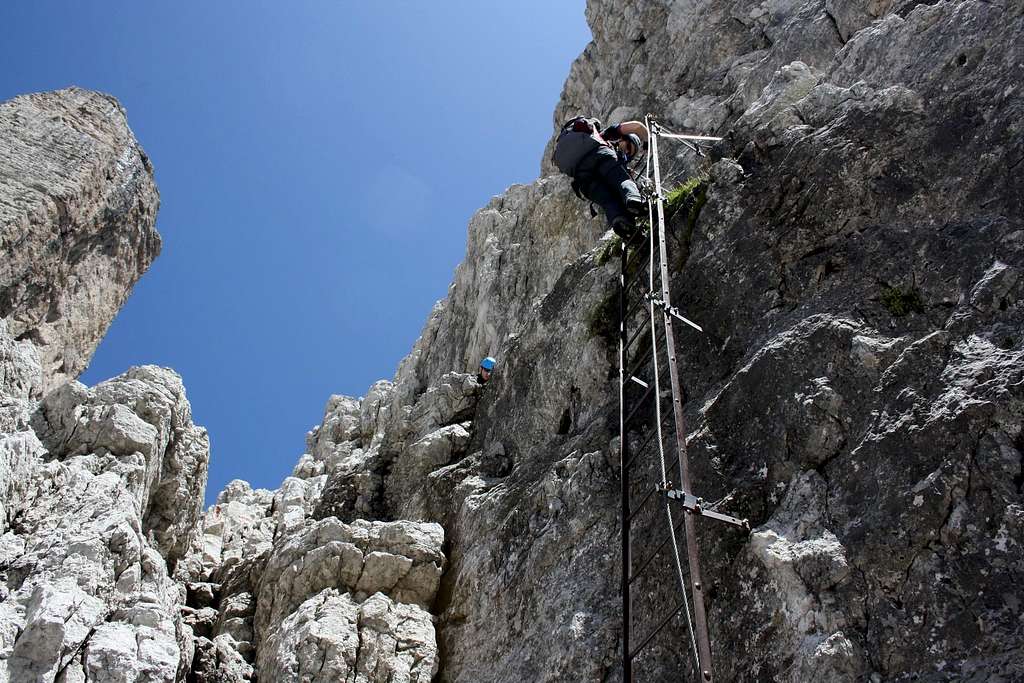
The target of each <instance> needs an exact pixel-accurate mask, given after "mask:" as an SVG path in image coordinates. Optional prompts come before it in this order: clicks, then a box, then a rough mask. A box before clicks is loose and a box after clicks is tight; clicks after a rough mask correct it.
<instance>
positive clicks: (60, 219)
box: [0, 88, 160, 388]
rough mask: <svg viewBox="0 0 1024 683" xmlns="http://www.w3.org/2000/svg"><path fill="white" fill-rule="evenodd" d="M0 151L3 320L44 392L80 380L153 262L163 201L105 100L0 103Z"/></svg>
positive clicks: (49, 97) (115, 108)
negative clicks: (32, 349)
mask: <svg viewBox="0 0 1024 683" xmlns="http://www.w3.org/2000/svg"><path fill="white" fill-rule="evenodd" d="M0 150H2V153H0V226H2V235H3V237H2V241H0V253H2V254H3V256H2V258H0V318H7V321H8V326H9V329H10V333H11V334H12V335H13V336H14V337H15V338H17V339H29V340H31V341H32V342H33V344H34V345H35V346H36V348H37V350H38V353H39V357H40V360H41V363H42V368H43V383H44V386H45V387H47V388H51V387H54V386H56V385H57V384H59V383H60V382H62V381H64V380H66V379H74V378H75V377H77V376H78V374H79V373H81V372H82V370H84V369H85V366H86V364H87V363H88V362H89V359H90V358H91V357H92V354H93V351H94V350H95V349H96V345H97V344H99V341H100V339H101V338H102V337H103V334H104V332H105V331H106V329H107V327H108V326H109V325H110V322H111V320H113V317H114V315H115V314H116V313H117V311H118V309H120V307H121V305H122V304H123V303H124V301H125V299H126V298H127V297H128V294H129V292H130V291H131V288H132V285H134V283H135V281H136V280H138V278H139V277H140V276H141V275H142V274H143V273H144V272H145V271H146V269H147V268H148V267H149V264H150V263H151V262H152V261H153V259H154V258H155V257H156V255H157V254H158V253H159V252H160V236H159V235H158V234H157V232H156V230H155V229H154V224H155V222H156V212H157V208H158V206H159V195H158V194H157V190H156V186H155V185H154V183H153V168H152V166H151V164H150V162H149V159H148V158H147V157H146V154H145V152H143V151H142V148H141V147H140V146H139V143H138V142H137V141H136V139H135V137H134V135H132V132H131V130H130V129H129V128H128V124H127V121H126V119H125V113H124V110H123V109H122V107H121V105H120V104H118V102H117V101H116V100H115V99H114V98H112V97H110V96H108V95H102V94H100V93H96V92H91V91H88V90H82V89H79V88H69V89H67V90H58V91H55V92H50V93H40V94H35V95H25V96H22V97H16V98H14V99H12V100H8V101H7V102H3V103H0ZM53 244H59V245H60V248H59V249H54V248H52V246H51V245H53Z"/></svg>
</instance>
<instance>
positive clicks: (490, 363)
mask: <svg viewBox="0 0 1024 683" xmlns="http://www.w3.org/2000/svg"><path fill="white" fill-rule="evenodd" d="M497 362H498V361H496V360H494V359H493V358H491V357H490V356H487V358H484V359H483V360H482V361H480V367H482V368H483V369H484V370H486V371H488V372H490V371H491V370H493V369H494V365H495V363H497Z"/></svg>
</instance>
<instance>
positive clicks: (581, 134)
mask: <svg viewBox="0 0 1024 683" xmlns="http://www.w3.org/2000/svg"><path fill="white" fill-rule="evenodd" d="M600 129H601V122H600V121H598V120H597V119H588V118H585V117H583V116H577V117H576V118H572V119H569V120H568V121H566V122H565V125H563V126H562V132H560V133H559V134H558V139H557V140H556V141H555V151H554V153H553V154H552V155H551V160H552V161H554V162H555V166H557V167H558V170H559V171H561V172H562V173H564V174H566V175H567V176H569V177H570V178H571V177H573V175H574V174H575V172H576V167H577V166H578V165H579V163H580V162H581V161H582V160H583V158H584V157H585V156H587V155H588V154H590V153H592V152H594V151H595V150H597V149H598V148H599V147H602V146H603V145H604V143H602V142H601V140H600V139H599V138H598V137H597V136H598V135H600V133H599V131H600Z"/></svg>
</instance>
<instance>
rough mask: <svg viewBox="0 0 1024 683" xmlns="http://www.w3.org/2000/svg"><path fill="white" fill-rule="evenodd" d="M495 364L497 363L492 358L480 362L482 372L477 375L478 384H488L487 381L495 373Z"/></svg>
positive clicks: (488, 357)
mask: <svg viewBox="0 0 1024 683" xmlns="http://www.w3.org/2000/svg"><path fill="white" fill-rule="evenodd" d="M495 363H497V361H496V360H494V359H493V358H491V357H490V356H487V358H484V359H483V360H482V361H480V371H479V372H478V373H476V381H477V384H487V380H489V379H490V378H491V372H493V371H494V365H495Z"/></svg>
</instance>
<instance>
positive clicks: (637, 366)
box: [626, 348, 654, 376]
mask: <svg viewBox="0 0 1024 683" xmlns="http://www.w3.org/2000/svg"><path fill="white" fill-rule="evenodd" d="M653 352H654V349H653V348H649V349H647V350H646V351H644V352H643V354H641V355H640V360H638V361H637V362H635V363H633V367H631V368H630V369H629V372H627V373H626V375H627V376H629V375H635V374H637V370H639V369H640V368H642V367H643V366H644V365H646V363H647V361H648V359H650V357H651V354H652V353H653Z"/></svg>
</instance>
